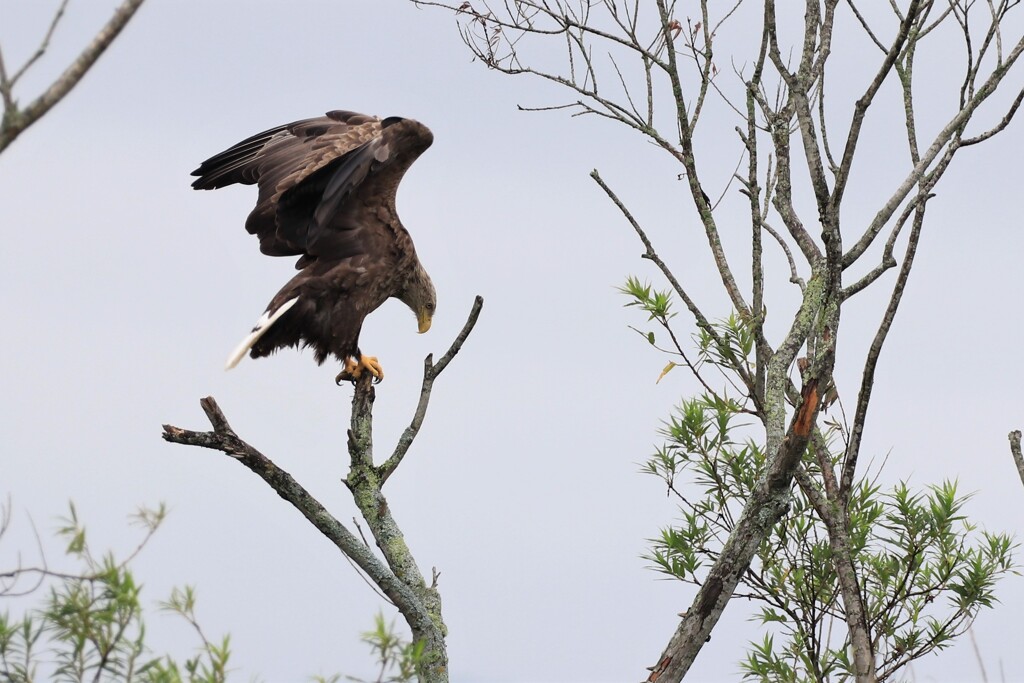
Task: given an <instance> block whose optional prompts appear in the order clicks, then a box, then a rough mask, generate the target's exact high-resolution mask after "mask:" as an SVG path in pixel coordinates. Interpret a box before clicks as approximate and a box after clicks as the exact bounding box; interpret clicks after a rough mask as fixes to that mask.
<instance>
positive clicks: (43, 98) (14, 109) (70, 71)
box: [0, 0, 144, 152]
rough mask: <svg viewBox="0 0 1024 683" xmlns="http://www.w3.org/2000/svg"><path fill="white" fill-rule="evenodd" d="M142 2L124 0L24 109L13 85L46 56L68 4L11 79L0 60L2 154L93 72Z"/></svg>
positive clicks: (62, 6)
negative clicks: (2, 107) (90, 39)
mask: <svg viewBox="0 0 1024 683" xmlns="http://www.w3.org/2000/svg"><path fill="white" fill-rule="evenodd" d="M143 2H144V0H124V2H122V3H121V6H120V7H118V8H117V9H116V10H114V15H113V16H112V17H111V18H110V21H108V22H107V23H106V25H105V26H104V27H103V28H102V29H100V31H99V33H97V34H96V35H95V36H94V37H93V39H92V41H91V42H90V43H89V44H88V45H87V46H86V47H85V49H84V50H82V52H81V54H79V55H78V57H77V58H75V61H73V62H71V64H70V65H69V66H68V68H67V69H65V70H64V73H62V74H61V75H60V77H59V78H57V80H56V81H54V82H53V83H52V84H51V85H50V87H48V88H47V89H46V90H45V91H44V92H43V93H42V94H41V95H39V97H37V98H36V99H35V100H33V101H32V102H31V103H30V104H29V105H28V106H27V107H25V108H23V109H21V108H19V107H18V106H17V102H16V100H15V98H14V94H13V89H14V85H15V83H16V82H17V81H18V79H19V78H20V77H21V76H22V75H23V74H24V73H25V71H26V70H27V69H28V68H29V67H31V66H32V65H33V64H34V63H35V62H36V61H37V60H38V59H39V58H40V57H42V56H43V53H45V52H46V49H47V47H48V46H49V43H50V38H51V36H52V35H53V31H54V29H55V28H56V26H57V23H58V22H59V21H60V19H61V17H62V16H63V14H64V7H65V5H67V2H66V1H65V2H63V3H62V4H61V5H60V8H59V9H58V10H57V13H56V14H55V16H54V19H53V21H52V22H51V24H50V29H49V30H48V31H47V34H46V37H45V38H44V39H43V42H42V44H41V45H40V47H39V49H38V50H36V52H35V54H33V56H32V57H30V58H29V60H28V61H27V62H26V63H25V65H24V66H23V67H22V68H20V69H19V70H18V71H17V72H15V74H14V75H13V76H12V77H10V78H8V76H7V72H6V69H5V68H4V66H3V59H2V57H0V97H2V99H3V103H4V113H3V122H2V124H0V152H3V150H4V149H6V148H7V146H8V145H10V144H11V143H12V142H14V139H15V138H17V137H18V136H19V135H20V134H21V133H22V132H23V131H24V130H25V129H26V128H28V127H29V126H31V125H32V124H33V123H35V122H36V121H38V120H39V119H40V118H42V117H43V115H44V114H46V112H48V111H50V109H52V108H53V106H54V105H55V104H57V103H58V102H60V101H61V100H62V99H64V96H65V95H67V94H68V93H69V92H71V89H72V88H74V87H75V86H76V85H78V82H79V81H81V80H82V77H83V76H85V74H86V73H87V72H88V71H89V69H91V68H92V66H93V64H95V63H96V60H98V59H99V58H100V55H102V54H103V53H104V52H105V51H106V49H107V48H108V47H110V44H111V43H112V42H114V39H115V38H117V36H118V35H119V34H120V33H121V31H122V29H124V27H125V26H127V25H128V22H129V21H130V20H131V18H132V17H133V16H134V15H135V12H136V10H138V9H139V7H140V6H141V5H142V3H143Z"/></svg>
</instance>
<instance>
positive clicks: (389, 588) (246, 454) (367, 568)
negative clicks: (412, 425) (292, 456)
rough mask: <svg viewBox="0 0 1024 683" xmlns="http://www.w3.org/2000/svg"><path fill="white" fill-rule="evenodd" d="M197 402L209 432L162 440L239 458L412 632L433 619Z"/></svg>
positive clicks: (205, 403)
mask: <svg viewBox="0 0 1024 683" xmlns="http://www.w3.org/2000/svg"><path fill="white" fill-rule="evenodd" d="M367 377H369V375H367ZM199 403H200V405H201V406H202V408H203V412H205V413H206V417H207V419H209V421H210V424H211V425H212V426H213V431H210V432H195V431H191V430H187V429H181V428H180V427H175V426H172V425H164V428H163V429H164V432H163V438H164V440H165V441H169V442H171V443H178V444H184V445H186V446H199V447H201V448H209V449H212V450H218V451H221V452H223V453H225V454H226V455H229V456H231V457H232V458H235V459H236V460H238V461H239V462H240V463H242V464H243V465H245V466H246V467H247V468H249V470H251V471H252V472H254V473H255V474H256V475H258V476H259V477H260V478H261V479H263V480H264V481H265V482H267V484H268V485H269V486H270V487H271V488H272V489H274V491H275V492H277V494H278V495H279V496H281V497H282V498H284V499H285V500H286V501H288V502H289V503H291V504H292V506H293V507H295V509H296V510H298V511H299V512H300V513H302V515H303V516H304V517H305V518H306V519H307V520H309V522H310V523H311V524H312V525H313V526H314V527H316V529H317V530H318V531H320V533H322V534H323V535H324V536H325V537H327V538H328V539H329V540H330V541H331V542H332V543H334V545H335V546H337V548H338V549H339V550H341V552H343V553H344V554H345V555H347V556H348V557H350V558H351V559H352V560H353V561H354V562H355V563H356V564H357V565H358V566H359V568H360V569H362V570H363V571H364V572H366V575H367V576H369V577H370V579H372V580H373V582H374V583H375V584H377V586H378V587H380V589H381V590H382V591H383V592H384V594H385V595H387V596H388V598H389V599H390V600H391V601H392V602H393V603H394V604H395V605H397V606H398V608H399V609H400V610H401V611H402V614H403V615H405V617H406V618H407V619H411V620H412V622H413V623H415V624H416V625H417V626H416V627H414V632H415V631H417V630H423V629H426V628H430V624H431V623H432V622H431V617H430V614H429V613H428V612H427V610H426V608H425V607H424V606H423V604H422V603H421V601H420V600H419V598H418V597H417V596H416V595H415V594H414V593H413V591H412V590H411V589H410V587H409V586H408V585H406V584H405V583H404V582H402V581H401V580H399V579H398V577H396V576H395V575H394V574H393V573H392V572H391V570H390V569H388V567H386V566H385V565H384V564H383V563H382V562H381V561H380V560H379V559H377V557H375V556H374V555H373V553H372V552H370V549H369V548H367V547H366V546H365V545H363V543H362V542H361V541H360V540H359V538H358V537H357V536H355V535H354V534H352V533H351V532H350V531H349V530H348V529H347V528H346V527H345V525H344V524H342V523H341V522H339V521H338V520H337V519H336V518H335V517H334V516H333V515H331V513H330V512H328V511H327V509H326V508H325V507H324V506H323V505H322V504H321V503H320V502H319V501H318V500H316V499H315V498H314V497H313V496H312V495H311V494H310V493H309V492H308V491H307V490H306V489H305V488H304V487H303V486H302V485H301V484H299V483H298V482H297V481H295V479H293V478H292V476H291V475H290V474H288V473H287V472H285V471H284V470H282V469H281V468H279V467H278V466H277V465H276V464H275V463H274V462H273V461H272V460H270V458H268V457H266V456H265V455H263V454H262V453H261V452H259V451H258V450H257V449H256V448H254V447H253V446H251V445H249V444H248V443H246V442H245V441H243V440H242V439H240V438H239V437H238V435H237V434H235V432H234V430H233V429H232V428H231V426H230V424H228V420H227V418H226V417H225V416H224V413H223V411H221V409H220V406H218V405H217V402H216V401H215V400H214V399H213V397H212V396H211V397H207V398H204V399H202V400H201V401H200V402H199ZM410 625H411V624H410Z"/></svg>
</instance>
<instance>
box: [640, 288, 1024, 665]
mask: <svg viewBox="0 0 1024 683" xmlns="http://www.w3.org/2000/svg"><path fill="white" fill-rule="evenodd" d="M622 291H623V292H624V293H626V294H627V295H628V296H630V297H631V298H632V299H633V301H632V302H631V304H630V305H636V306H640V307H641V308H643V310H645V311H647V312H648V313H650V314H651V318H652V319H657V315H655V314H654V313H653V312H652V311H653V309H654V307H655V304H656V303H657V300H656V298H655V295H654V294H653V293H652V291H651V290H650V287H649V285H640V283H639V282H638V281H637V280H636V279H635V278H630V280H629V281H628V282H627V286H626V287H625V288H623V290H622ZM658 322H662V321H661V320H658ZM641 334H644V333H643V332H641ZM694 342H695V344H696V347H697V356H696V359H697V360H696V362H694V363H693V364H692V365H691V364H689V363H687V365H688V366H689V367H690V369H691V370H692V371H693V372H694V373H695V374H699V373H700V371H701V369H702V368H703V369H707V368H708V367H713V368H714V369H716V370H717V371H719V372H720V374H721V375H722V376H724V377H726V378H727V384H728V386H729V387H732V390H735V393H736V395H738V396H741V397H742V398H741V399H738V400H737V399H733V398H730V396H729V394H730V390H729V389H727V390H725V391H722V392H714V391H712V390H711V389H710V388H709V385H708V384H707V382H706V381H704V380H703V379H702V380H701V383H702V384H703V386H704V387H705V389H706V391H704V392H702V393H701V394H699V395H696V396H693V397H690V398H687V399H685V400H683V401H682V402H681V403H680V404H679V406H678V407H677V408H675V409H674V410H673V412H672V414H671V415H670V416H669V417H668V419H667V420H666V421H665V423H664V426H663V427H662V429H661V436H662V438H663V444H662V445H661V446H660V447H659V448H658V449H657V450H656V451H655V453H654V454H653V455H652V456H651V457H650V458H649V459H648V460H647V461H646V462H645V463H644V464H643V466H642V471H644V472H646V473H648V474H651V475H654V476H656V477H658V478H659V479H661V480H662V481H663V482H664V483H665V485H666V486H667V488H668V490H669V492H670V493H671V494H672V495H674V496H675V498H676V500H677V502H678V505H679V519H678V520H677V521H676V523H674V524H673V525H672V526H669V527H666V528H664V529H662V530H661V532H660V534H659V535H658V536H657V537H656V538H653V539H650V543H651V549H650V552H649V553H648V554H647V555H646V558H647V559H648V560H650V561H651V563H652V565H653V568H654V569H656V570H657V571H659V572H661V573H663V574H665V575H667V576H670V577H672V578H675V579H678V580H680V581H683V582H685V583H689V584H692V585H695V586H697V585H700V583H701V580H702V578H703V574H704V573H705V572H706V571H707V568H708V567H709V566H710V564H711V563H712V562H714V561H715V559H716V558H717V557H718V555H719V553H720V552H721V549H722V546H723V543H724V542H725V540H726V539H727V538H728V536H729V534H730V533H731V532H732V530H733V528H734V526H735V524H734V520H735V519H736V518H737V516H738V515H739V514H740V512H741V510H742V508H743V506H744V504H745V503H746V501H747V499H748V498H749V496H750V494H751V491H752V490H753V488H754V486H755V483H756V481H757V478H758V476H759V475H760V473H761V472H762V471H763V469H764V466H765V462H766V454H765V452H764V446H763V442H762V441H760V440H759V439H758V438H757V436H756V435H757V433H758V432H756V431H755V430H754V429H753V426H754V425H758V423H757V420H756V419H754V418H752V417H751V416H752V415H754V413H753V411H752V409H751V405H750V400H749V398H748V395H747V391H746V390H745V387H744V388H743V389H739V388H738V387H740V386H742V385H741V379H740V373H741V372H747V373H748V374H749V375H753V374H754V373H753V369H752V364H753V362H754V359H753V358H752V356H753V355H754V347H755V338H754V335H753V333H752V332H751V329H750V325H748V324H746V323H745V322H744V321H743V320H742V319H741V318H740V317H739V316H736V315H733V316H730V317H729V318H727V319H725V320H722V321H718V322H716V323H713V324H712V325H710V326H709V329H702V330H699V331H698V333H697V334H696V335H695V337H694ZM669 352H670V353H673V352H671V351H669ZM676 353H678V354H682V349H678V351H677V352H676ZM826 424H827V426H828V431H827V432H825V433H821V432H819V433H818V436H819V438H816V439H815V440H813V441H812V446H811V447H809V449H808V452H807V453H806V454H805V456H804V460H803V464H802V470H803V471H804V473H805V474H806V475H807V477H808V478H809V479H811V480H812V481H814V482H820V481H821V478H822V475H823V471H822V469H821V468H822V466H823V465H822V463H825V465H828V466H830V467H831V468H832V469H834V468H836V467H837V466H838V465H840V464H841V459H842V454H843V453H844V451H845V439H847V438H848V437H849V435H848V433H847V432H846V430H845V427H844V426H843V425H842V424H841V423H840V422H838V421H836V420H833V421H831V422H828V423H826ZM762 438H763V437H762ZM815 447H817V448H821V449H822V451H823V452H820V453H818V452H815V451H814V450H813V449H814V448H815ZM815 485H818V484H815ZM968 498H969V496H963V495H960V494H959V493H958V491H957V486H956V483H955V482H944V483H942V484H940V485H936V486H932V487H930V488H927V489H925V490H924V491H914V490H912V489H911V488H910V486H909V485H908V484H907V483H905V482H901V483H899V484H897V485H896V486H894V487H892V488H890V489H883V487H882V486H881V485H880V484H878V482H877V481H876V480H873V479H868V478H861V479H859V480H857V481H855V483H854V486H853V487H852V490H851V491H850V492H849V495H848V498H847V503H846V519H847V520H848V523H847V527H846V532H847V533H848V535H849V545H850V552H851V554H852V557H853V562H854V567H855V570H856V573H857V577H858V581H859V585H860V589H861V592H862V595H863V601H864V607H865V609H866V612H867V615H866V616H867V621H868V629H869V632H870V633H871V636H872V638H873V639H874V641H875V654H876V663H877V671H878V678H879V680H886V679H890V678H892V677H893V676H895V675H897V673H898V672H899V671H900V670H901V669H902V668H903V667H905V666H906V665H907V664H908V663H910V662H911V661H912V660H914V659H916V658H919V657H922V656H924V655H926V654H928V653H930V652H934V651H938V650H941V649H943V648H945V647H948V646H949V645H951V644H952V643H953V641H954V640H955V639H956V638H957V637H958V636H960V635H962V634H963V633H965V632H966V630H967V629H968V628H970V626H971V624H972V622H973V620H974V619H975V617H976V616H977V615H978V613H979V611H980V610H981V609H982V608H986V607H992V606H993V605H994V604H995V602H996V597H995V593H994V587H995V584H996V582H997V580H998V579H999V578H1001V577H1003V576H1005V575H1006V574H1008V573H1015V564H1014V559H1013V551H1014V550H1015V549H1016V545H1015V544H1014V542H1013V540H1012V539H1011V537H1009V536H1007V535H1005V534H993V533H989V532H986V531H981V530H978V529H977V528H976V527H975V525H973V524H971V523H970V521H969V520H968V519H967V518H966V516H965V515H964V514H963V507H964V504H965V503H966V501H967V500H968ZM819 504H820V503H819ZM832 553H833V550H832V545H831V543H830V538H829V529H828V527H827V526H826V524H825V523H824V521H823V520H822V517H821V516H820V514H819V511H818V510H817V509H816V508H815V506H814V505H812V502H811V500H810V499H808V497H807V494H806V492H805V490H804V489H803V488H800V487H796V488H794V491H793V494H792V499H791V502H790V507H789V510H788V512H787V513H786V514H785V516H784V517H783V518H782V519H781V520H780V521H779V522H778V523H777V524H775V526H774V528H773V530H772V533H771V534H770V535H769V537H768V538H767V539H766V540H765V541H764V543H762V545H761V547H760V548H759V551H758V552H757V554H756V556H755V558H754V560H753V562H752V564H751V566H750V567H749V569H748V570H747V571H746V572H745V573H744V575H743V577H742V579H741V582H740V585H739V586H738V588H737V591H736V595H737V596H742V597H746V598H748V599H750V600H752V601H754V602H755V603H757V605H758V607H757V609H756V612H755V614H754V616H753V619H754V620H755V621H757V622H759V623H760V624H761V625H762V626H763V628H764V634H763V638H762V639H761V640H760V641H758V642H754V643H751V644H750V646H749V650H748V653H747V656H746V658H745V659H744V660H743V661H742V662H741V663H740V666H741V669H742V670H743V672H744V674H745V677H746V678H752V679H757V680H783V681H797V680H828V679H829V678H831V677H834V678H837V679H844V678H851V679H852V677H853V663H852V661H851V659H850V656H849V654H848V652H849V646H850V642H849V637H848V632H847V624H846V614H845V612H844V605H843V601H842V597H841V591H840V586H839V580H838V576H837V573H836V569H835V563H834V562H833V555H832Z"/></svg>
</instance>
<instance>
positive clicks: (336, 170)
mask: <svg viewBox="0 0 1024 683" xmlns="http://www.w3.org/2000/svg"><path fill="white" fill-rule="evenodd" d="M432 140H433V136H432V135H431V133H430V131H429V129H427V128H426V126H423V125H422V124H420V123H418V122H416V121H413V120H411V119H402V118H398V117H391V118H387V119H385V120H384V121H381V120H380V119H378V118H377V117H374V116H367V115H364V114H358V113H355V112H350V111H331V112H328V113H327V115H326V116H322V117H317V118H313V119H305V120H302V121H296V122H294V123H291V124H287V125H284V126H277V127H275V128H271V129H268V130H266V131H263V132H262V133H259V134H257V135H254V136H252V137H249V138H246V139H245V140H243V141H241V142H239V143H238V144H236V145H234V146H232V147H231V148H229V149H227V150H225V151H224V152H221V153H220V154H217V155H215V156H213V157H210V158H209V159H207V160H206V161H204V162H203V163H202V164H201V165H200V166H199V168H198V169H196V170H195V171H193V175H195V176H198V179H197V180H196V181H195V182H194V183H193V184H192V186H193V187H194V188H196V189H215V188H219V187H224V186H226V185H231V184H234V183H242V184H252V183H258V185H259V197H258V199H257V201H256V206H255V208H254V209H253V210H252V212H251V213H250V214H249V217H248V218H247V220H246V230H247V231H248V232H250V233H252V234H255V235H257V236H258V237H259V240H260V250H261V251H262V252H263V253H265V254H269V255H272V256H293V255H302V256H303V259H300V264H305V263H308V262H309V261H310V260H315V259H317V258H320V257H331V258H335V259H340V258H346V257H349V256H353V255H356V254H359V253H368V252H370V251H375V250H380V249H381V245H386V244H387V240H389V239H393V238H394V236H393V235H390V236H389V235H386V234H384V232H385V231H386V227H387V226H385V225H383V224H382V220H381V218H380V216H379V212H380V209H382V208H383V210H384V212H385V213H388V214H390V215H394V213H395V207H394V203H395V194H396V192H397V189H398V183H399V182H400V181H401V179H402V176H403V175H404V174H405V171H406V170H407V169H408V168H409V166H410V165H411V164H412V162H413V161H415V160H416V158H417V157H419V155H420V154H422V153H423V151H424V150H426V149H427V147H429V146H430V144H431V142H432Z"/></svg>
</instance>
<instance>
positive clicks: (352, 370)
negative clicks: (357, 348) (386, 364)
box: [334, 356, 384, 385]
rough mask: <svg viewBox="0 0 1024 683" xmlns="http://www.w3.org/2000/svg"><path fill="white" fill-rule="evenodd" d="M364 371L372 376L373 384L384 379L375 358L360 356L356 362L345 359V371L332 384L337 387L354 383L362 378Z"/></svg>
mask: <svg viewBox="0 0 1024 683" xmlns="http://www.w3.org/2000/svg"><path fill="white" fill-rule="evenodd" d="M364 371H365V372H369V373H370V374H371V375H373V383H374V384H379V383H380V382H381V380H383V379H384V368H383V367H381V364H380V362H379V361H378V360H377V357H376V356H360V358H359V360H358V361H357V360H356V359H354V358H346V359H345V369H344V370H342V371H341V372H339V373H338V376H337V377H335V378H334V383H335V384H339V385H340V384H341V383H342V382H352V383H355V382H356V381H357V380H358V379H359V378H360V377H362V376H363V372H364Z"/></svg>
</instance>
